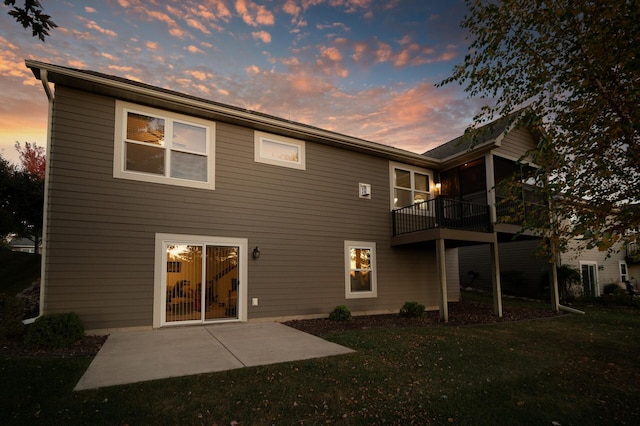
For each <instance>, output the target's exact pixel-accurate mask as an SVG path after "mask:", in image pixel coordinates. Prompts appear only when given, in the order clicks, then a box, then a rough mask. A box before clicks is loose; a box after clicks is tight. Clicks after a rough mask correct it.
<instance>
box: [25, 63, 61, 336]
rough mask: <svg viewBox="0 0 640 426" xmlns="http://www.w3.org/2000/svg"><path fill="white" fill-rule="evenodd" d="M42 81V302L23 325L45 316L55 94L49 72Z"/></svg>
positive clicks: (45, 73)
mask: <svg viewBox="0 0 640 426" xmlns="http://www.w3.org/2000/svg"><path fill="white" fill-rule="evenodd" d="M40 81H41V82H42V87H44V91H45V93H46V94H47V99H48V111H47V143H46V146H45V158H46V161H45V172H44V205H43V207H42V208H43V210H42V239H41V243H42V249H41V250H40V301H39V308H38V316H36V317H33V318H27V319H25V320H23V321H22V322H23V324H25V325H26V324H32V323H33V322H34V321H35V320H36V319H38V318H39V317H40V316H42V315H43V312H44V293H45V285H46V277H45V274H46V268H45V265H46V258H47V210H48V204H49V172H50V167H49V164H50V163H51V157H50V151H51V127H52V126H51V122H52V120H53V101H54V98H55V96H54V93H53V92H52V90H51V87H50V86H49V79H48V76H47V70H45V69H42V68H41V69H40Z"/></svg>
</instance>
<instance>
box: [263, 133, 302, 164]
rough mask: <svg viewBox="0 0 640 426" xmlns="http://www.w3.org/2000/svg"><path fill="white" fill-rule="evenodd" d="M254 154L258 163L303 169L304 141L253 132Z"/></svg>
mask: <svg viewBox="0 0 640 426" xmlns="http://www.w3.org/2000/svg"><path fill="white" fill-rule="evenodd" d="M254 145H255V156H254V159H255V161H256V162H258V163H265V164H271V165H274V166H283V167H290V168H292V169H299V170H305V168H306V163H305V143H304V141H301V140H297V139H291V138H287V137H284V136H279V135H272V134H269V133H263V132H255V135H254Z"/></svg>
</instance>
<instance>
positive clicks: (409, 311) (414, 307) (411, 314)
mask: <svg viewBox="0 0 640 426" xmlns="http://www.w3.org/2000/svg"><path fill="white" fill-rule="evenodd" d="M424 309H425V308H424V305H422V304H420V303H418V302H405V303H404V305H402V308H400V316H401V317H405V318H419V317H421V316H423V315H424Z"/></svg>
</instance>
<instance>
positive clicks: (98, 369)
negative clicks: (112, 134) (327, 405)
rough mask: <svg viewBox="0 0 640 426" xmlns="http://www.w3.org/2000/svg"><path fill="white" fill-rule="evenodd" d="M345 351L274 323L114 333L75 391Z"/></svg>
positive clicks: (317, 356)
mask: <svg viewBox="0 0 640 426" xmlns="http://www.w3.org/2000/svg"><path fill="white" fill-rule="evenodd" d="M350 352H353V350H351V349H349V348H346V347H344V346H340V345H337V344H335V343H331V342H328V341H326V340H324V339H321V338H319V337H316V336H313V335H311V334H307V333H304V332H302V331H299V330H296V329H293V328H291V327H287V326H286V325H284V324H279V323H275V322H274V323H242V324H239V323H234V324H218V325H208V326H197V327H175V328H167V329H161V330H153V331H136V332H122V333H113V334H111V335H110V336H109V338H108V339H107V341H106V342H105V344H104V345H103V346H102V348H101V349H100V352H98V354H97V355H96V357H95V358H94V359H93V362H91V365H90V366H89V368H88V369H87V371H86V372H85V373H84V375H83V376H82V378H81V379H80V381H79V382H78V384H77V385H76V387H75V389H74V390H84V389H94V388H101V387H105V386H114V385H122V384H127V383H136V382H143V381H146V380H156V379H165V378H168V377H178V376H186V375H191V374H201V373H211V372H215V371H224V370H231V369H233V368H242V367H252V366H256V365H266V364H276V363H279V362H288V361H297V360H303V359H310V358H319V357H325V356H331V355H340V354H346V353H350Z"/></svg>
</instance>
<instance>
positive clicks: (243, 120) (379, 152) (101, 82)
mask: <svg viewBox="0 0 640 426" xmlns="http://www.w3.org/2000/svg"><path fill="white" fill-rule="evenodd" d="M25 64H26V66H27V67H28V68H29V69H31V71H32V72H33V74H34V76H35V77H36V78H37V79H38V80H41V81H42V84H43V86H44V89H45V91H46V92H47V95H48V96H49V97H50V98H52V97H53V96H54V95H53V94H52V93H51V89H50V88H49V83H50V82H51V83H55V84H60V85H64V86H68V87H72V88H76V89H79V90H84V91H88V92H91V93H96V94H100V95H105V96H110V97H114V98H117V99H123V100H128V101H130V102H134V103H136V102H137V103H146V104H152V105H153V106H154V107H159V108H165V109H168V110H173V111H176V112H180V113H186V114H192V115H194V116H200V117H204V118H208V119H211V120H216V121H221V122H227V123H231V124H237V125H241V126H245V127H249V128H252V129H255V130H260V131H265V132H270V133H276V134H281V135H284V136H289V137H293V138H297V139H302V140H308V141H313V142H317V143H321V144H324V145H331V146H336V147H340V148H343V149H348V150H351V151H357V152H362V153H366V154H369V155H374V156H378V157H383V158H386V159H390V160H394V161H400V162H404V163H408V164H412V165H416V166H420V167H427V168H436V167H437V166H438V161H437V160H435V159H434V158H429V157H426V156H424V155H422V154H417V153H413V152H410V151H406V150H404V149H400V148H395V147H392V146H389V145H383V144H381V143H377V142H371V141H367V140H364V139H360V138H356V137H352V136H347V135H343V134H340V133H336V132H333V131H329V130H324V129H321V128H318V127H314V126H310V125H307V124H302V123H298V122H294V121H290V120H286V119H283V118H280V117H276V116H273V115H269V114H264V113H261V112H257V111H252V110H248V109H244V108H240V107H236V106H232V105H227V104H223V103H220V102H215V101H212V100H208V99H204V98H199V97H197V96H192V95H187V94H184V93H180V92H176V91H173V90H169V89H164V88H160V87H156V86H151V85H149V84H145V83H140V82H138V81H133V80H129V79H126V78H122V77H117V76H113V75H108V74H103V73H100V72H96V71H87V70H80V69H76V68H70V67H64V66H60V65H53V64H48V63H45V62H40V61H35V60H31V59H27V60H25Z"/></svg>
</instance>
